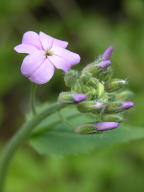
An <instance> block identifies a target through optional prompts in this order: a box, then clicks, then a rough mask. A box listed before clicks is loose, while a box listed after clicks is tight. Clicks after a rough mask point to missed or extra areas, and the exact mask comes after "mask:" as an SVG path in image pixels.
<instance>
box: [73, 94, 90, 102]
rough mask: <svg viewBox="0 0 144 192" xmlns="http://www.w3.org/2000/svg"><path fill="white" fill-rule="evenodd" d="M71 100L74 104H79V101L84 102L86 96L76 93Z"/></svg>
mask: <svg viewBox="0 0 144 192" xmlns="http://www.w3.org/2000/svg"><path fill="white" fill-rule="evenodd" d="M73 98H74V101H75V102H77V103H79V102H81V101H84V100H86V99H87V96H86V95H85V94H81V93H76V94H73Z"/></svg>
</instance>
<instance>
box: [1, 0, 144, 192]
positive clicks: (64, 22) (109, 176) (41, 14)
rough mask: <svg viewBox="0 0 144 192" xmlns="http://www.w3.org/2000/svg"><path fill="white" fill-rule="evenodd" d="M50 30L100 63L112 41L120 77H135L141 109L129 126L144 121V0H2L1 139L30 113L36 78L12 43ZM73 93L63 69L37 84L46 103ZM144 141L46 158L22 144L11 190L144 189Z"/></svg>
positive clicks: (130, 116) (11, 177)
mask: <svg viewBox="0 0 144 192" xmlns="http://www.w3.org/2000/svg"><path fill="white" fill-rule="evenodd" d="M28 30H33V31H36V32H39V31H43V32H45V33H47V34H49V35H51V36H53V37H56V38H59V39H63V40H67V41H68V42H69V43H70V46H69V49H70V50H73V51H75V52H77V53H79V54H80V55H81V58H82V60H81V64H80V66H77V67H76V68H79V69H81V68H82V67H83V66H85V65H86V64H88V63H89V62H91V61H93V60H94V59H95V58H96V57H97V56H98V55H99V54H101V53H102V52H103V51H104V49H105V48H107V46H109V45H114V46H115V51H114V54H113V57H112V60H113V68H114V72H115V76H117V77H120V78H126V79H128V80H129V87H130V89H131V90H133V92H134V101H135V104H136V105H135V108H134V109H133V110H132V112H131V113H128V114H127V120H126V124H129V125H132V126H140V127H143V126H144V118H143V111H144V104H143V103H144V91H143V87H144V1H143V0H117V1H115V0H100V1H99V0H4V1H0V126H1V127H0V128H1V130H0V131H1V134H0V143H1V147H2V146H3V144H4V143H5V142H6V141H7V140H8V139H9V138H10V137H11V136H12V134H13V133H14V132H15V131H16V130H17V129H18V127H19V126H20V125H21V123H22V122H23V121H24V112H26V111H28V110H29V106H28V104H27V103H28V96H29V95H28V92H29V87H30V83H29V81H28V80H27V79H26V78H24V77H23V76H22V75H21V74H20V70H19V68H20V65H21V62H22V59H23V57H24V55H20V54H17V53H15V52H14V51H13V47H14V46H15V45H17V44H19V43H20V41H21V38H22V34H23V33H24V32H25V31H28ZM62 90H66V87H65V86H64V82H63V73H62V72H61V71H57V72H56V74H55V76H54V78H53V79H52V80H51V81H50V82H49V83H47V84H46V85H43V86H41V87H40V88H39V89H38V98H39V103H41V102H43V101H52V100H54V99H55V98H56V97H57V95H58V93H59V92H60V91H62ZM143 181H144V142H143V141H138V142H134V143H130V144H127V145H123V146H121V147H111V148H107V149H105V150H103V151H98V150H96V151H92V152H90V153H88V154H81V155H75V156H66V157H62V156H47V157H44V156H43V157H40V156H39V155H38V154H36V153H35V152H34V151H33V150H32V149H31V148H30V147H28V146H24V147H22V148H21V149H20V150H19V151H18V152H17V154H16V156H15V158H14V161H13V162H12V165H11V167H10V172H9V177H8V183H7V192H25V191H27V192H33V191H35V192H49V191H51V192H71V191H72V192H73V191H77V192H95V191H97V192H104V191H107V192H109V191H110V192H119V191H123V192H126V191H127V192H135V191H137V192H143V191H144V182H143Z"/></svg>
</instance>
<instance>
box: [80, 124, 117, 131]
mask: <svg viewBox="0 0 144 192" xmlns="http://www.w3.org/2000/svg"><path fill="white" fill-rule="evenodd" d="M118 126H119V123H118V122H98V123H95V124H85V125H80V126H79V127H77V128H76V132H77V133H82V134H89V133H96V132H99V131H108V130H111V129H115V128H117V127H118Z"/></svg>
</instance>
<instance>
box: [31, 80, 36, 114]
mask: <svg viewBox="0 0 144 192" xmlns="http://www.w3.org/2000/svg"><path fill="white" fill-rule="evenodd" d="M36 88H37V85H36V84H34V83H32V84H31V92H30V107H31V111H32V113H33V116H35V115H36V114H37V112H36Z"/></svg>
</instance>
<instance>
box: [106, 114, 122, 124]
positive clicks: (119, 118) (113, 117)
mask: <svg viewBox="0 0 144 192" xmlns="http://www.w3.org/2000/svg"><path fill="white" fill-rule="evenodd" d="M103 120H104V121H117V122H119V123H120V122H122V121H123V120H124V119H123V116H122V115H121V114H107V115H103Z"/></svg>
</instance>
